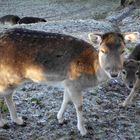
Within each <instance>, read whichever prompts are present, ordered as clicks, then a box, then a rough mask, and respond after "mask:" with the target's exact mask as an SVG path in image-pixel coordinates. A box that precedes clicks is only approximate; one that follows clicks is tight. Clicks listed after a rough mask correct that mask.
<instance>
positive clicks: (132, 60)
mask: <svg viewBox="0 0 140 140" xmlns="http://www.w3.org/2000/svg"><path fill="white" fill-rule="evenodd" d="M139 66H140V44H139V45H137V46H136V47H135V48H134V50H133V51H132V53H131V54H130V55H129V57H128V58H127V59H126V60H125V61H124V66H123V70H122V73H121V75H122V79H123V81H124V83H125V84H126V86H127V87H128V88H129V89H131V92H130V94H129V96H128V97H127V98H126V99H125V101H124V102H123V106H127V105H128V104H130V103H131V102H132V100H133V98H134V96H135V94H136V93H137V92H138V90H137V89H138V80H139V76H138V75H139ZM139 85H140V84H139Z"/></svg>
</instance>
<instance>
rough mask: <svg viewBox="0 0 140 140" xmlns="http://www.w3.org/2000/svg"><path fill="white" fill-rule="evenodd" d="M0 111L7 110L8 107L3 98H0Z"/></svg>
mask: <svg viewBox="0 0 140 140" xmlns="http://www.w3.org/2000/svg"><path fill="white" fill-rule="evenodd" d="M0 111H1V112H2V113H3V112H8V108H7V106H6V104H5V102H4V101H3V100H0Z"/></svg>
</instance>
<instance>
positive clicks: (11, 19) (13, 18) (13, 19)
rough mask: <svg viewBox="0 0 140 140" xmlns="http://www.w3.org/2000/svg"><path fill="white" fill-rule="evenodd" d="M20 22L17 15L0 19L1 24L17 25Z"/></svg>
mask: <svg viewBox="0 0 140 140" xmlns="http://www.w3.org/2000/svg"><path fill="white" fill-rule="evenodd" d="M19 20H20V18H19V17H18V16H17V15H5V16H3V17H1V18H0V23H1V24H11V25H14V24H17V22H18V21H19Z"/></svg>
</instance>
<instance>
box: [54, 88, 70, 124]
mask: <svg viewBox="0 0 140 140" xmlns="http://www.w3.org/2000/svg"><path fill="white" fill-rule="evenodd" d="M69 101H70V97H69V94H68V92H67V88H65V90H64V95H63V102H62V105H61V108H60V110H59V112H58V114H57V119H58V122H59V123H63V121H64V118H63V114H64V112H65V110H66V107H67V104H68V102H69Z"/></svg>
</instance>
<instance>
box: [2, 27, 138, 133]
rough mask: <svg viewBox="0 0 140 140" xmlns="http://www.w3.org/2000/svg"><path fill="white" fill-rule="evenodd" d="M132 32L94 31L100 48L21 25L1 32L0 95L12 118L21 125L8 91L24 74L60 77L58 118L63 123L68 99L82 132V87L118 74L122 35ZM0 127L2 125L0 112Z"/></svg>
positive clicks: (51, 78)
mask: <svg viewBox="0 0 140 140" xmlns="http://www.w3.org/2000/svg"><path fill="white" fill-rule="evenodd" d="M134 34H135V33H134ZM134 34H133V33H131V34H127V35H124V36H126V37H124V36H123V35H122V34H120V33H114V32H110V33H105V34H102V35H99V34H95V36H96V37H97V38H98V41H99V42H100V48H99V52H98V51H96V49H95V48H93V46H92V45H91V44H89V43H87V42H85V41H83V40H80V39H77V38H75V37H72V36H68V35H62V34H57V33H46V32H41V31H32V30H28V29H20V28H19V29H18V28H16V29H11V30H8V31H5V32H4V33H1V34H0V96H1V97H4V98H5V101H6V103H7V106H8V108H9V111H10V116H11V119H12V120H13V121H14V122H16V123H17V124H19V125H22V124H23V120H22V118H21V117H18V116H17V114H16V109H15V106H14V103H13V99H12V93H13V90H14V89H15V88H16V87H17V86H18V85H19V84H21V83H22V82H23V81H24V80H25V79H31V80H32V81H34V82H45V81H46V82H47V81H51V82H53V81H58V82H62V83H63V84H64V97H63V102H62V105H61V108H60V110H59V112H58V114H57V118H58V121H59V123H62V122H63V114H64V111H65V109H66V106H67V104H68V102H69V101H72V102H73V104H74V106H75V108H76V113H77V121H78V122H77V127H78V130H79V131H80V133H81V135H85V134H86V133H87V130H86V128H85V126H84V122H83V113H82V93H81V92H82V90H83V89H85V88H88V87H94V86H96V85H97V84H98V83H100V82H102V81H104V80H105V79H106V78H108V77H109V78H115V77H117V76H118V75H119V73H120V71H121V70H122V67H123V53H124V48H125V43H124V38H127V36H131V35H134ZM135 35H136V34H135ZM0 126H1V127H2V126H4V121H3V119H2V116H1V115H0Z"/></svg>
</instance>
